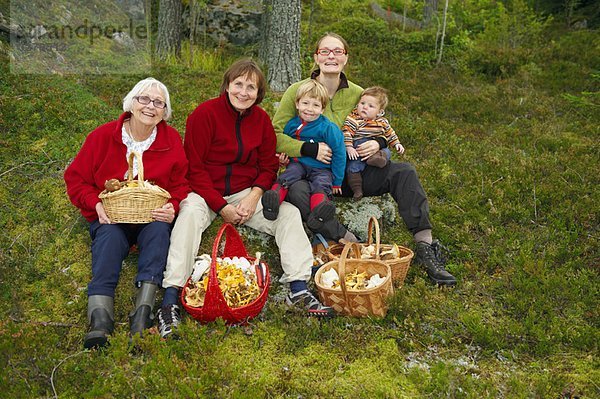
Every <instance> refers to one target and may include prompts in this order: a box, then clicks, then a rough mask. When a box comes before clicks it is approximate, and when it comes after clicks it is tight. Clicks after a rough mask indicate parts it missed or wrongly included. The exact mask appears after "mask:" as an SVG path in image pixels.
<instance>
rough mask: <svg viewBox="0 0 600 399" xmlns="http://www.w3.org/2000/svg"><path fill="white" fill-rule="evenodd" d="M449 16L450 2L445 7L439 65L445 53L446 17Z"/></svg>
mask: <svg viewBox="0 0 600 399" xmlns="http://www.w3.org/2000/svg"><path fill="white" fill-rule="evenodd" d="M447 15H448V0H446V4H445V5H444V25H443V27H442V40H441V42H440V53H439V54H438V59H437V64H438V65H440V64H441V63H442V53H443V52H444V37H446V16H447Z"/></svg>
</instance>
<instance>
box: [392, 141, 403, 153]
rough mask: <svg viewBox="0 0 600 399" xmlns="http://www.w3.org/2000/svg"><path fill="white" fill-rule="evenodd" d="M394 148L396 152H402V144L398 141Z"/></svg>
mask: <svg viewBox="0 0 600 399" xmlns="http://www.w3.org/2000/svg"><path fill="white" fill-rule="evenodd" d="M394 148H395V149H396V151H398V154H404V146H403V145H402V144H400V143H398V144H396V145H395V146H394Z"/></svg>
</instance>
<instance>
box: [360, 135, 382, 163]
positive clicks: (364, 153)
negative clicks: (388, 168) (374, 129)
mask: <svg viewBox="0 0 600 399" xmlns="http://www.w3.org/2000/svg"><path fill="white" fill-rule="evenodd" d="M379 150H380V148H379V143H378V142H377V140H367V141H365V142H364V143H362V144H360V145H359V146H358V147H357V148H356V151H357V152H358V155H359V156H360V160H361V161H366V160H367V159H369V158H370V157H371V155H373V154H375V153H376V152H377V151H379Z"/></svg>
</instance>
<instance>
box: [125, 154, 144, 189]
mask: <svg viewBox="0 0 600 399" xmlns="http://www.w3.org/2000/svg"><path fill="white" fill-rule="evenodd" d="M134 158H135V159H136V161H137V168H138V184H139V186H140V187H144V164H143V163H142V156H141V155H140V153H139V152H137V151H132V152H131V154H129V158H127V164H128V166H129V167H128V169H127V181H130V182H131V181H133V161H134Z"/></svg>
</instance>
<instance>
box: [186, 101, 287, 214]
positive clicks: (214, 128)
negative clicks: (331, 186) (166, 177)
mask: <svg viewBox="0 0 600 399" xmlns="http://www.w3.org/2000/svg"><path fill="white" fill-rule="evenodd" d="M276 141H277V139H276V138H275V131H274V130H273V125H272V123H271V119H270V118H269V116H268V115H267V113H266V112H265V111H264V110H263V109H262V108H260V107H258V106H256V105H253V106H252V107H250V108H249V109H247V110H246V112H244V113H243V114H241V115H240V113H239V112H237V111H236V110H235V109H234V108H233V107H232V106H231V104H230V103H229V99H228V97H227V93H224V94H222V95H221V96H220V97H217V98H213V99H212V100H208V101H205V102H203V103H202V104H200V105H199V106H198V107H197V108H196V109H195V110H194V112H192V113H191V114H190V116H189V117H188V119H187V124H186V128H185V140H184V144H183V147H184V148H185V153H186V155H187V158H188V160H189V161H190V169H189V172H188V180H189V182H190V186H191V188H192V191H194V192H196V193H197V194H198V195H200V196H202V198H204V200H205V201H206V203H207V204H208V206H209V207H210V208H211V209H212V210H213V211H215V212H217V213H218V212H219V211H220V210H221V209H222V208H223V207H224V206H225V205H227V201H225V199H224V198H223V196H227V195H231V194H235V193H237V192H240V191H242V190H244V189H246V188H250V187H260V188H262V189H263V190H268V189H270V188H271V185H272V184H273V182H274V181H275V177H276V174H277V168H278V166H279V161H278V159H277V157H276V156H275V145H276Z"/></svg>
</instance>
